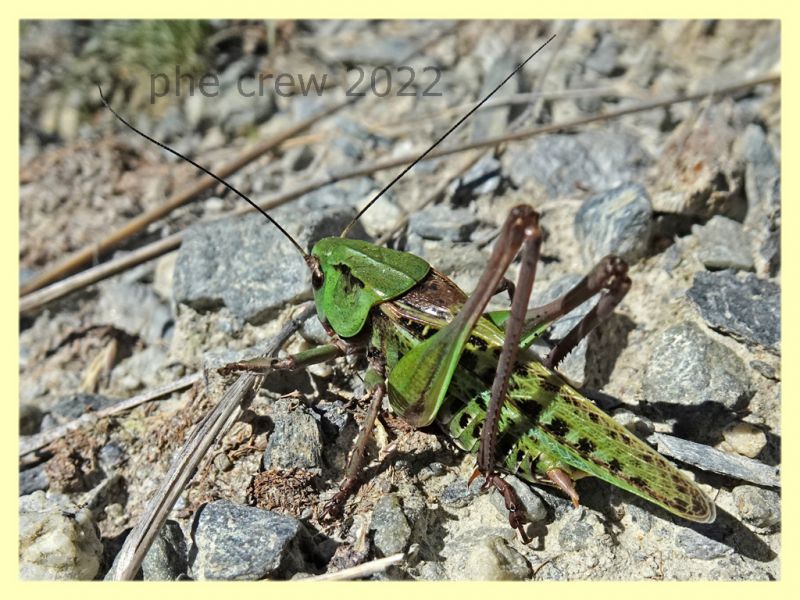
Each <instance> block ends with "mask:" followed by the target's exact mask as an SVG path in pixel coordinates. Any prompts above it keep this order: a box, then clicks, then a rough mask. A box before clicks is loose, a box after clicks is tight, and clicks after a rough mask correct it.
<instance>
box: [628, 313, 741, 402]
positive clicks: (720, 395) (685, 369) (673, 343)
mask: <svg viewBox="0 0 800 600" xmlns="http://www.w3.org/2000/svg"><path fill="white" fill-rule="evenodd" d="M644 393H645V398H646V399H647V402H649V403H666V404H679V405H684V406H700V405H702V404H703V403H705V402H713V403H718V404H721V405H723V406H725V407H726V408H729V409H732V410H737V409H740V408H743V407H744V406H745V405H746V403H747V400H748V399H749V397H750V381H749V378H748V376H747V369H746V367H745V364H744V362H743V361H742V359H740V358H739V357H738V356H737V355H736V354H735V353H734V352H733V351H732V350H730V349H729V348H727V347H726V346H723V345H722V344H720V343H719V342H716V341H714V340H712V339H711V338H710V337H709V336H708V335H706V334H705V333H704V332H703V331H702V330H701V329H700V327H699V326H698V325H696V324H694V323H691V322H684V323H680V324H678V325H674V326H672V327H670V328H669V329H667V330H666V331H664V332H663V333H662V334H661V336H660V337H659V338H658V339H657V340H656V342H655V344H654V345H653V352H652V355H651V357H650V361H649V362H648V363H647V368H646V370H645V375H644Z"/></svg>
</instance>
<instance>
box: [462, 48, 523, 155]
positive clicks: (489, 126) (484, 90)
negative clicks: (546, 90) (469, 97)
mask: <svg viewBox="0 0 800 600" xmlns="http://www.w3.org/2000/svg"><path fill="white" fill-rule="evenodd" d="M518 64H519V61H518V60H517V57H516V56H514V55H513V54H512V53H510V52H504V53H502V54H501V55H500V56H498V57H497V58H496V59H495V60H494V61H492V64H491V65H489V67H488V68H487V69H486V73H485V75H484V78H483V81H482V82H481V89H480V90H479V92H478V96H477V97H478V98H483V97H485V96H486V95H487V94H488V93H489V92H491V91H492V90H493V89H495V88H496V87H497V86H498V84H500V82H502V81H503V79H505V78H506V77H507V76H508V74H509V73H511V72H512V71H513V70H514V67H516V66H517V65H518ZM518 88H519V78H517V77H515V78H512V79H511V81H509V82H507V83H506V84H505V85H504V86H503V87H501V88H500V89H499V90H497V92H496V93H495V94H494V95H493V96H492V98H493V99H497V100H501V99H503V98H508V97H509V96H513V95H514V93H515V92H516V91H517V89H518ZM510 112H511V107H510V106H504V107H497V108H494V109H492V110H486V111H480V112H478V113H477V114H474V115H472V117H471V119H470V121H469V127H470V129H471V131H470V136H469V137H470V139H471V140H481V139H486V138H489V137H493V136H496V135H502V134H503V133H506V130H507V129H508V116H509V114H510Z"/></svg>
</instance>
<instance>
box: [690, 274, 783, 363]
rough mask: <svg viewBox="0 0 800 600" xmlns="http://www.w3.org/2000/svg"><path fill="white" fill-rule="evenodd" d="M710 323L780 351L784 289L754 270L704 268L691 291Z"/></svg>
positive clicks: (704, 316) (739, 336)
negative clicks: (745, 272) (781, 299)
mask: <svg viewBox="0 0 800 600" xmlns="http://www.w3.org/2000/svg"><path fill="white" fill-rule="evenodd" d="M687 295H688V296H689V299H690V300H691V301H692V302H694V304H695V305H696V306H697V308H698V309H699V310H700V314H701V315H702V317H703V319H704V320H705V321H706V323H708V325H709V326H710V327H711V328H713V329H716V330H718V331H720V332H722V333H725V334H728V335H732V336H734V337H736V338H738V339H741V340H743V341H745V342H746V343H748V344H760V345H762V346H765V347H767V348H769V349H772V350H778V349H779V347H780V341H781V301H780V296H781V289H780V286H778V285H777V284H775V283H773V282H771V281H767V280H766V279H760V278H758V277H757V276H755V275H754V274H752V273H747V274H745V275H743V276H737V275H736V273H735V272H734V271H730V270H726V271H719V272H717V273H706V272H703V271H701V272H700V273H697V274H696V275H695V276H694V282H693V283H692V287H691V288H689V291H688V292H687Z"/></svg>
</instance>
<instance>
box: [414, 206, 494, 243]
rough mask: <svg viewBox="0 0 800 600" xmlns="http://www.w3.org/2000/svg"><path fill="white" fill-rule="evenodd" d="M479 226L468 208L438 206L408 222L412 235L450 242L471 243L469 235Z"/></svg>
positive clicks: (416, 214) (417, 213) (427, 209)
mask: <svg viewBox="0 0 800 600" xmlns="http://www.w3.org/2000/svg"><path fill="white" fill-rule="evenodd" d="M477 226H478V219H477V217H476V216H475V215H473V214H472V212H470V211H469V210H468V209H466V208H450V207H449V206H447V205H445V204H437V205H436V206H432V207H430V208H426V209H425V210H422V211H419V212H415V213H413V214H412V215H411V217H410V219H409V221H408V230H409V232H410V233H416V234H417V235H418V236H420V237H421V238H424V239H426V240H446V241H449V242H466V241H469V235H470V234H471V233H472V232H473V231H474V230H475V228H476V227H477Z"/></svg>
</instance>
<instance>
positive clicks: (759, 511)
mask: <svg viewBox="0 0 800 600" xmlns="http://www.w3.org/2000/svg"><path fill="white" fill-rule="evenodd" d="M733 501H734V503H735V504H736V510H737V511H739V516H740V517H741V518H742V520H743V521H744V522H745V523H747V524H748V525H752V526H753V527H756V528H758V529H764V530H771V529H773V528H775V526H776V525H778V524H779V523H780V522H781V497H780V494H778V493H777V492H774V491H772V490H765V489H762V488H760V487H755V486H752V485H740V486H737V487H735V488H734V489H733Z"/></svg>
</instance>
